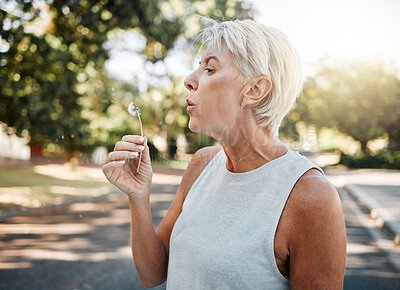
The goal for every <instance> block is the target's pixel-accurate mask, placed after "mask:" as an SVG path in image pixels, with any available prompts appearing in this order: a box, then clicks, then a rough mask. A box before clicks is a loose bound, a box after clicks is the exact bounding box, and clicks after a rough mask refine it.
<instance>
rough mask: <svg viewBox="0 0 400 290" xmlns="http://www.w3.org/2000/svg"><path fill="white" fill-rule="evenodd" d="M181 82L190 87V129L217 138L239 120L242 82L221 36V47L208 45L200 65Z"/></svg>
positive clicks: (231, 55)
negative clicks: (209, 46)
mask: <svg viewBox="0 0 400 290" xmlns="http://www.w3.org/2000/svg"><path fill="white" fill-rule="evenodd" d="M184 84H185V87H186V88H187V89H188V90H189V96H188V98H187V103H188V107H187V112H188V114H189V116H190V121H189V128H190V130H192V131H193V132H199V133H203V134H206V135H209V136H212V137H214V138H216V139H218V137H220V136H221V134H222V136H223V135H226V134H230V132H231V129H233V128H234V126H235V125H236V124H237V122H238V121H239V115H240V111H241V108H240V95H241V90H242V88H243V85H244V82H243V81H242V80H241V78H240V77H239V71H238V69H237V67H236V63H235V59H234V56H233V54H232V53H231V52H230V51H229V49H228V48H227V47H226V44H225V42H224V40H223V39H222V41H221V49H220V51H218V50H217V49H216V48H209V49H208V50H207V52H206V53H205V54H204V55H203V57H202V59H201V61H200V66H199V68H198V69H197V70H195V71H194V72H192V73H191V74H190V75H189V76H188V77H187V78H186V79H185V81H184Z"/></svg>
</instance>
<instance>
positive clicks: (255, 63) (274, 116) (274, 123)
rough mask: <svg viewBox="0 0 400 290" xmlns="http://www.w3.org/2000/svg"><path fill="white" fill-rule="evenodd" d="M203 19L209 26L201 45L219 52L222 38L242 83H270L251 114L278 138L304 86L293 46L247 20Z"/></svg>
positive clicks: (269, 29) (278, 34)
mask: <svg viewBox="0 0 400 290" xmlns="http://www.w3.org/2000/svg"><path fill="white" fill-rule="evenodd" d="M203 19H206V20H207V21H209V22H211V24H212V25H211V26H210V27H207V28H205V29H203V30H202V32H201V33H200V35H199V38H200V39H201V41H202V45H204V46H206V47H216V48H217V49H220V48H221V39H222V38H223V39H224V41H225V43H226V45H227V48H228V49H229V50H230V51H231V52H232V54H233V55H234V57H235V60H236V62H237V66H238V68H240V69H239V72H240V75H241V76H242V77H243V79H244V80H245V81H252V80H253V79H254V78H255V77H257V76H260V75H265V76H267V77H268V78H269V79H270V80H271V82H272V89H271V91H270V93H269V94H268V95H267V97H265V98H263V99H262V100H261V101H260V102H258V103H257V104H255V105H254V106H253V108H252V110H253V116H254V118H255V120H256V122H257V124H258V125H259V126H260V127H268V128H269V130H270V132H272V133H273V134H274V135H275V136H278V131H279V126H280V125H281V122H282V119H283V118H284V117H285V115H286V114H287V113H288V112H289V111H290V109H291V107H292V106H293V104H294V102H295V100H296V98H297V96H298V95H299V94H300V92H301V89H302V85H303V71H302V64H301V60H300V57H299V55H298V53H297V51H296V49H295V48H294V46H293V44H292V43H291V41H290V40H289V38H288V37H287V36H286V35H285V34H284V33H283V32H282V31H280V30H278V29H276V28H272V27H267V26H265V25H264V24H261V23H256V22H254V21H253V20H250V19H246V20H235V21H224V22H219V21H216V20H214V19H210V18H206V17H203Z"/></svg>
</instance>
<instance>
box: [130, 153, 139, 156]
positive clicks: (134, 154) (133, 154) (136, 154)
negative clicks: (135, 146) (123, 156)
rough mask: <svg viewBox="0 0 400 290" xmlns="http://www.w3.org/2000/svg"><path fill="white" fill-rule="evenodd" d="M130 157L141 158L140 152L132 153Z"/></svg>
mask: <svg viewBox="0 0 400 290" xmlns="http://www.w3.org/2000/svg"><path fill="white" fill-rule="evenodd" d="M129 156H130V157H138V156H139V152H130V153H129Z"/></svg>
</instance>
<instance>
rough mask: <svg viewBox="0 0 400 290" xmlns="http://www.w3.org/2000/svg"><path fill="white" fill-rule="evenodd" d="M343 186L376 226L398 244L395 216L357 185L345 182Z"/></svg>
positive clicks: (398, 237)
mask: <svg viewBox="0 0 400 290" xmlns="http://www.w3.org/2000/svg"><path fill="white" fill-rule="evenodd" d="M344 188H345V189H346V191H347V192H348V193H349V194H350V196H351V197H352V198H353V199H354V200H355V201H356V202H357V203H358V204H359V205H360V206H361V207H362V208H364V209H366V212H367V213H368V214H370V215H371V218H373V219H374V220H375V221H376V222H377V224H378V227H379V228H380V229H382V230H383V231H385V232H386V233H388V235H389V236H390V237H393V240H394V242H395V244H397V245H400V223H399V222H396V221H395V217H394V216H393V215H392V214H391V213H390V212H389V211H387V210H386V209H385V208H384V207H383V206H382V205H381V204H380V203H378V202H377V201H376V200H374V199H373V198H371V197H370V196H369V195H368V194H367V193H366V192H365V191H364V190H363V189H361V188H360V187H359V186H357V185H354V184H347V185H345V186H344Z"/></svg>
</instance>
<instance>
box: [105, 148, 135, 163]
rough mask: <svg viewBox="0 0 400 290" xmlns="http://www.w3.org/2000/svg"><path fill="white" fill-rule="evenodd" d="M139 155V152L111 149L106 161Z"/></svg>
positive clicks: (132, 157)
mask: <svg viewBox="0 0 400 290" xmlns="http://www.w3.org/2000/svg"><path fill="white" fill-rule="evenodd" d="M138 156H139V152H131V151H113V152H110V153H109V154H108V162H112V161H122V160H127V159H134V158H137V157H138Z"/></svg>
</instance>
